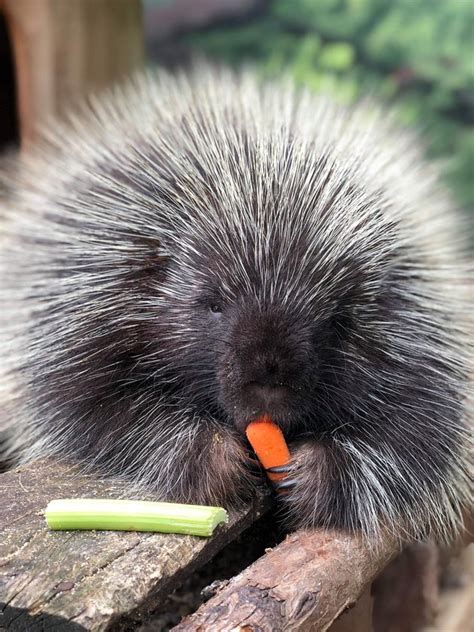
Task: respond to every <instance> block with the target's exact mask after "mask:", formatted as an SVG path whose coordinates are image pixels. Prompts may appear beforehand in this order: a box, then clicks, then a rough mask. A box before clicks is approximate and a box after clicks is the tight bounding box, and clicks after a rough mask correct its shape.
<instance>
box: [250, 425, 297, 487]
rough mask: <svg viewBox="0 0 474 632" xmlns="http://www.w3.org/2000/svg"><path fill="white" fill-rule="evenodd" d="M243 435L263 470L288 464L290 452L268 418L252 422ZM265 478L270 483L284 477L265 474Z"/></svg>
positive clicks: (269, 473) (278, 431) (276, 427)
mask: <svg viewBox="0 0 474 632" xmlns="http://www.w3.org/2000/svg"><path fill="white" fill-rule="evenodd" d="M245 434H246V435H247V439H248V440H249V442H250V445H251V446H252V448H253V449H254V452H255V454H256V455H257V457H258V460H259V461H260V463H261V464H262V465H263V467H264V468H265V469H267V468H269V467H278V466H281V465H286V464H287V463H288V462H289V460H290V452H289V450H288V446H287V445H286V441H285V437H284V436H283V433H282V431H281V430H280V428H279V427H278V426H277V425H276V424H274V423H273V421H272V420H271V419H270V417H267V416H263V417H260V418H259V419H256V420H255V421H252V422H251V423H250V424H249V425H248V426H247V430H246V431H245ZM267 476H268V477H269V479H270V480H272V481H279V480H281V479H282V478H284V477H285V475H284V474H277V473H276V472H267Z"/></svg>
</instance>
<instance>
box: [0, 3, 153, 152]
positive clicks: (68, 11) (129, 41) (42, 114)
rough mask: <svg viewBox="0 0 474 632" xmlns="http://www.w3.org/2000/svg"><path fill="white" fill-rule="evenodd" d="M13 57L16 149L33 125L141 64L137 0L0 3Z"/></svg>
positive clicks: (33, 134)
mask: <svg viewBox="0 0 474 632" xmlns="http://www.w3.org/2000/svg"><path fill="white" fill-rule="evenodd" d="M0 9H1V10H3V12H4V14H5V17H6V20H7V25H8V29H9V32H10V38H11V40H12V47H13V53H14V59H15V67H16V78H17V92H18V109H19V119H20V134H21V142H22V146H23V147H25V146H28V145H29V144H30V143H32V142H34V140H35V138H36V133H37V132H36V130H37V127H38V125H40V124H41V123H42V122H43V121H45V120H47V119H48V118H49V117H53V116H54V117H55V116H58V115H59V114H61V112H62V111H63V110H64V109H65V108H66V107H67V106H68V105H69V104H70V103H71V102H74V101H76V100H77V99H78V98H82V97H83V96H85V95H86V94H88V93H89V92H95V91H97V90H100V89H102V88H104V87H105V86H107V85H108V84H110V83H112V82H114V81H117V80H119V79H121V78H122V77H123V76H125V75H127V74H130V73H131V72H132V71H133V70H134V69H135V68H137V67H139V66H140V65H142V64H143V62H144V41H143V25H142V13H141V2H140V0H0Z"/></svg>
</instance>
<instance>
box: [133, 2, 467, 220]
mask: <svg viewBox="0 0 474 632" xmlns="http://www.w3.org/2000/svg"><path fill="white" fill-rule="evenodd" d="M144 9H145V10H144V17H145V27H146V38H147V56H148V59H150V60H153V61H156V62H159V63H165V64H176V63H183V62H184V61H185V60H187V59H189V57H190V56H192V55H193V54H194V53H196V52H198V53H199V54H204V55H206V56H210V57H212V58H215V59H219V60H222V61H225V62H228V63H230V64H233V65H237V64H242V63H253V64H255V65H256V66H257V68H258V69H259V71H260V72H261V73H262V74H264V75H280V74H282V73H287V74H289V75H291V76H292V77H293V78H294V79H295V80H296V81H297V82H298V83H300V84H304V85H306V86H309V87H310V88H311V89H313V90H316V91H317V90H325V91H329V92H331V93H332V94H333V95H334V96H335V97H336V98H337V99H340V100H342V101H345V102H348V101H349V102H350V101H351V100H354V99H357V98H360V97H363V96H364V95H366V94H371V95H376V96H378V97H379V98H380V99H381V100H383V101H384V102H390V103H392V104H393V103H396V105H397V108H398V115H399V117H400V120H401V121H402V122H403V123H406V124H409V125H414V126H416V127H417V128H418V129H419V130H420V132H421V133H422V134H423V137H424V140H425V143H426V145H427V150H428V152H429V154H430V155H431V156H433V157H436V158H441V159H448V160H447V162H445V164H444V171H445V173H446V178H447V180H448V182H449V184H450V185H451V187H452V189H453V190H454V192H455V194H456V199H457V201H458V203H459V205H460V206H462V207H463V208H464V209H470V210H472V209H474V186H473V175H474V174H473V164H474V127H473V122H474V49H473V36H474V31H473V11H474V2H472V1H471V0H268V1H265V0H201V1H199V0H198V1H193V0H175V1H174V2H170V1H169V0H168V1H164V0H145V3H144Z"/></svg>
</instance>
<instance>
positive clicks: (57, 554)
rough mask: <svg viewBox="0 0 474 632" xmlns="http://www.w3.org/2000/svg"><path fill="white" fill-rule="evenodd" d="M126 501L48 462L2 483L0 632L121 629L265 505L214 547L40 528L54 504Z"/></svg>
mask: <svg viewBox="0 0 474 632" xmlns="http://www.w3.org/2000/svg"><path fill="white" fill-rule="evenodd" d="M126 493H127V488H126V486H125V485H124V484H123V483H121V482H119V481H110V480H109V481H105V480H98V479H97V478H95V477H92V476H84V475H80V474H79V473H78V472H77V471H76V470H74V468H71V467H67V466H66V465H59V464H58V463H55V462H52V461H47V460H43V461H38V462H37V463H35V464H33V465H31V466H29V467H21V468H17V469H15V470H12V471H10V472H7V473H6V474H2V475H1V476H0V497H1V498H2V512H1V515H0V613H2V614H1V615H0V628H1V627H2V625H3V626H4V627H5V628H7V629H8V630H12V631H13V630H28V632H33V631H35V630H41V631H43V630H50V629H54V630H55V632H57V631H58V630H60V629H64V630H71V631H74V630H94V631H97V630H105V629H109V627H110V626H112V625H113V626H117V628H115V627H114V628H113V629H122V628H121V627H120V626H122V625H125V623H124V622H127V621H128V622H133V621H135V622H136V621H137V620H138V621H139V620H141V619H142V617H144V616H145V615H146V613H147V611H149V610H151V609H154V608H156V607H157V606H158V605H159V603H160V600H161V598H162V597H164V596H165V595H166V594H168V593H169V592H170V591H171V590H173V589H174V588H175V587H176V586H177V585H179V584H180V583H181V581H182V580H183V579H184V578H185V576H186V575H187V574H189V573H190V572H192V571H193V570H194V569H196V568H198V567H199V566H200V565H203V564H204V563H206V562H207V561H208V560H209V559H210V558H211V557H212V556H213V555H214V554H215V553H216V552H217V551H218V550H220V549H221V548H222V547H223V546H224V545H225V544H227V543H228V542H229V541H231V540H233V539H234V538H235V537H236V536H237V534H239V533H240V532H241V531H243V530H244V529H245V528H246V527H247V526H248V525H250V524H251V523H252V522H253V521H254V520H255V519H256V518H258V517H259V516H260V515H261V514H262V513H263V512H264V511H265V509H266V506H267V501H266V500H265V496H264V495H263V494H262V495H257V496H256V498H255V500H254V502H253V504H252V505H251V506H249V507H247V508H246V509H244V510H242V511H233V512H230V520H229V522H228V524H226V525H221V526H219V527H218V528H217V529H216V531H215V533H214V536H213V537H211V538H198V537H193V536H182V535H168V534H166V535H165V534H149V533H127V532H103V531H102V532H101V531H95V532H94V531H83V532H81V531H74V532H66V531H58V532H53V531H50V530H49V529H48V528H47V527H46V523H45V520H44V516H43V511H44V508H45V507H46V505H47V503H48V501H49V500H51V499H53V498H65V497H107V498H120V497H124V494H126ZM141 498H145V496H141Z"/></svg>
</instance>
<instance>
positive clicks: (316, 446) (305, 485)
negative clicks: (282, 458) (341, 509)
mask: <svg viewBox="0 0 474 632" xmlns="http://www.w3.org/2000/svg"><path fill="white" fill-rule="evenodd" d="M288 447H289V450H290V454H291V461H290V462H289V463H288V464H287V465H284V466H281V467H275V468H270V470H269V471H270V472H273V473H279V474H282V475H283V477H282V478H281V480H279V481H275V482H274V483H273V486H274V488H275V490H276V492H277V493H278V498H279V500H280V502H281V503H282V505H283V506H284V507H285V508H286V522H287V523H288V524H289V525H290V526H291V527H293V528H310V527H318V526H336V527H337V526H342V525H340V524H339V523H340V522H341V520H340V516H339V515H338V505H339V504H340V503H341V500H342V499H341V498H340V492H338V487H339V486H338V481H337V478H336V477H335V472H337V470H335V468H334V461H333V458H334V455H331V453H330V450H331V449H330V448H329V446H325V445H323V444H322V443H321V442H317V441H314V440H304V441H298V442H295V443H293V444H290V445H289V446H288ZM336 494H339V497H338V498H336V497H335V495H336Z"/></svg>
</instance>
